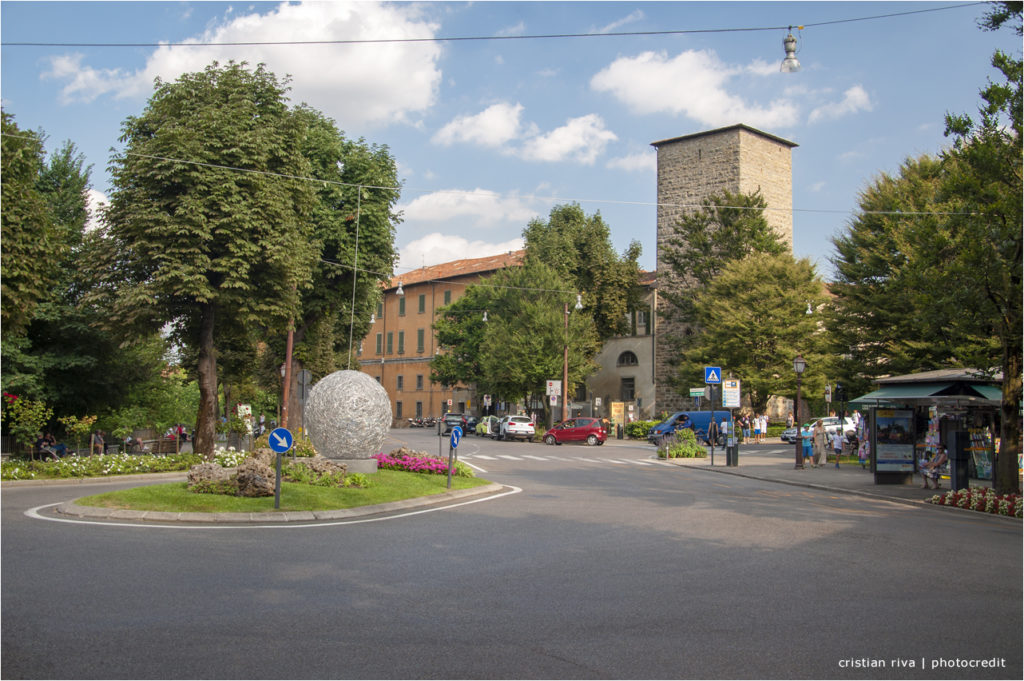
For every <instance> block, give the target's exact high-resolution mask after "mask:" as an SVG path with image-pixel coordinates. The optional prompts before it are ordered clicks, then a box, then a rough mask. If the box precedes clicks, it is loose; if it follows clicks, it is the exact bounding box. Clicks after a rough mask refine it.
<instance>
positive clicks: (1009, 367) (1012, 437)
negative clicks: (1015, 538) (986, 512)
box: [992, 342, 1021, 494]
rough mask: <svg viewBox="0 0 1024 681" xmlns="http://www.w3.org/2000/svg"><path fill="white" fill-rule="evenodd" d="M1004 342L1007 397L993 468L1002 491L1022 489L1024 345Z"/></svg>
mask: <svg viewBox="0 0 1024 681" xmlns="http://www.w3.org/2000/svg"><path fill="white" fill-rule="evenodd" d="M1014 345H1015V344H1014V343H1006V342H1004V343H1003V400H1002V405H1001V406H1000V414H999V416H1000V427H999V452H998V453H997V454H996V465H995V470H994V471H993V476H992V478H993V480H992V482H993V487H995V490H996V493H998V494H1009V493H1012V492H1019V491H1020V478H1019V477H1018V475H1017V470H1018V467H1017V457H1018V456H1020V438H1021V419H1020V406H1021V405H1020V400H1021V348H1020V347H1019V346H1018V347H1013V346H1014Z"/></svg>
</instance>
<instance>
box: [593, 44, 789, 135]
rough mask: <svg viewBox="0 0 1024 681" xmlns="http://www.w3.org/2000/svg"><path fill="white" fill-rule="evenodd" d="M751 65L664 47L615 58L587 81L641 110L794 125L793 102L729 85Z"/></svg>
mask: <svg viewBox="0 0 1024 681" xmlns="http://www.w3.org/2000/svg"><path fill="white" fill-rule="evenodd" d="M756 68H757V62H755V63H754V64H752V66H751V67H749V69H743V68H739V67H734V66H729V65H728V64H725V63H723V62H722V61H721V60H719V58H718V56H717V55H716V54H715V53H714V52H712V51H710V50H687V51H685V52H681V53H680V54H678V55H677V56H675V57H672V58H669V56H668V55H667V54H666V53H664V52H661V53H655V52H644V53H642V54H640V55H637V56H635V57H621V58H619V59H616V60H615V61H614V62H612V63H611V64H610V65H609V66H607V67H605V68H604V69H602V70H601V71H599V72H598V73H597V74H596V75H595V76H594V77H593V78H591V80H590V86H591V87H592V88H593V89H594V90H597V91H598V92H608V93H611V94H612V95H613V96H615V97H616V98H618V99H619V100H620V101H622V102H623V103H625V104H626V105H627V106H629V107H630V108H631V109H632V110H633V111H634V112H635V113H640V114H654V113H671V114H676V115H684V116H686V117H688V118H691V119H693V120H695V121H698V122H700V123H703V124H705V125H710V126H715V127H719V126H724V125H731V124H734V123H747V124H749V125H753V126H756V127H761V128H767V129H771V128H781V127H789V126H792V125H794V124H795V123H796V122H797V108H796V106H795V105H794V104H793V103H792V102H790V101H788V100H786V99H778V100H775V101H773V102H771V103H769V104H767V105H757V104H754V103H750V102H747V101H744V99H743V98H742V97H741V96H739V95H736V94H732V93H730V92H729V91H728V89H727V87H726V86H727V85H728V82H729V80H730V79H731V78H733V77H734V76H737V75H740V74H743V73H749V72H751V71H756Z"/></svg>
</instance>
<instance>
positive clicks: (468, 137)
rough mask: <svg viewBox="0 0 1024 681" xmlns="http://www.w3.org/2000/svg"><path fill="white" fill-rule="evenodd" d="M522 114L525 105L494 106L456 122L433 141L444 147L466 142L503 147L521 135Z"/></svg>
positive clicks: (435, 136)
mask: <svg viewBox="0 0 1024 681" xmlns="http://www.w3.org/2000/svg"><path fill="white" fill-rule="evenodd" d="M522 113H523V105H522V104H515V105H512V104H507V103H498V104H493V105H491V106H489V107H487V108H486V109H484V110H483V111H481V112H480V113H478V114H476V115H474V116H459V117H457V118H455V119H454V120H453V121H451V122H450V123H448V124H447V125H445V126H444V127H443V128H441V129H440V130H438V131H437V134H436V135H434V137H433V138H432V141H433V142H434V143H435V144H442V145H444V146H450V145H451V144H454V143H455V142H466V143H470V144H479V145H481V146H485V147H500V146H502V145H504V144H506V143H507V142H509V141H510V140H513V139H515V138H516V137H517V136H518V135H519V133H520V128H521V125H522V124H521V123H520V120H519V119H520V117H521V115H522Z"/></svg>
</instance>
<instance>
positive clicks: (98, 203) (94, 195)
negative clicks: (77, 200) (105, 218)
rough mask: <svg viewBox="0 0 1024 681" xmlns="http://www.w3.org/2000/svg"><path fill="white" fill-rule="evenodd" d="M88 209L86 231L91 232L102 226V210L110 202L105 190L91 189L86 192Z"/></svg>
mask: <svg viewBox="0 0 1024 681" xmlns="http://www.w3.org/2000/svg"><path fill="white" fill-rule="evenodd" d="M85 200H86V210H87V211H88V212H89V218H88V220H86V222H85V231H87V232H91V231H93V230H95V229H99V227H100V224H101V223H100V210H101V209H102V208H105V207H106V206H107V205H109V204H110V199H108V198H107V195H106V194H104V193H103V192H100V191H96V190H95V189H89V190H88V191H87V192H86V197H85Z"/></svg>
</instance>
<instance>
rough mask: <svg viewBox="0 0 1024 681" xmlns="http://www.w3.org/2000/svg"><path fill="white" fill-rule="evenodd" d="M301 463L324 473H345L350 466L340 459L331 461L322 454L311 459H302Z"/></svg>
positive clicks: (312, 469)
mask: <svg viewBox="0 0 1024 681" xmlns="http://www.w3.org/2000/svg"><path fill="white" fill-rule="evenodd" d="M300 462H301V463H303V464H305V465H306V468H308V469H309V470H311V471H313V472H314V473H319V474H321V475H322V474H324V473H328V474H330V475H334V474H335V473H341V474H342V475H345V474H346V473H347V472H348V466H346V465H345V464H343V463H341V462H340V461H331V460H330V459H325V458H324V457H322V456H314V457H312V458H309V459H301V460H300Z"/></svg>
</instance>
